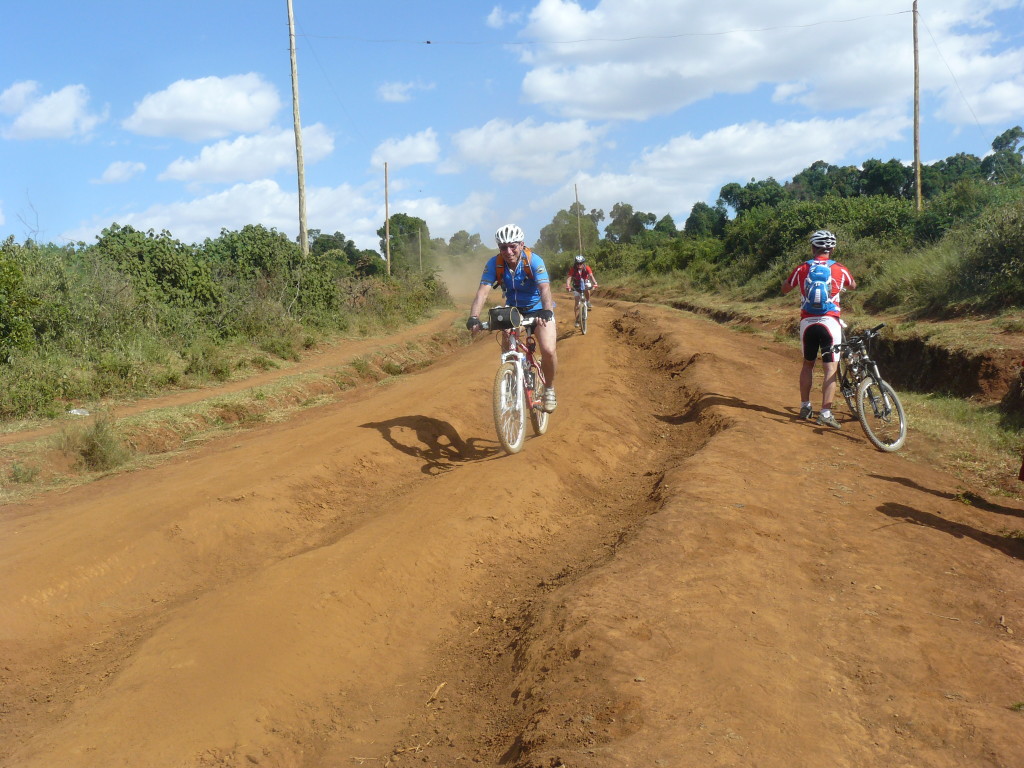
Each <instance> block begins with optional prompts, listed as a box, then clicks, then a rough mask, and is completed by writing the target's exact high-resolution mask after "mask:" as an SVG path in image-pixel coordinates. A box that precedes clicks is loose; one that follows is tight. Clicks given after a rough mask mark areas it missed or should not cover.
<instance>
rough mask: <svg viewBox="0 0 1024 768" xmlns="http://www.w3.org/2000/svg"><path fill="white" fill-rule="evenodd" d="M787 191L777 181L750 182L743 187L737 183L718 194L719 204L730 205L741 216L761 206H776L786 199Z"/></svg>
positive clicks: (771, 179) (726, 186) (725, 187)
mask: <svg viewBox="0 0 1024 768" xmlns="http://www.w3.org/2000/svg"><path fill="white" fill-rule="evenodd" d="M786 196H787V195H786V190H784V189H783V188H782V185H781V184H779V182H777V181H776V180H775V179H773V178H772V177H771V176H769V177H768V178H767V179H763V180H761V181H756V180H755V179H751V180H750V182H749V183H748V184H747V185H746V186H744V187H741V186H740V185H739V184H737V183H736V182H735V181H734V182H731V183H729V184H726V185H725V186H724V187H722V189H721V191H720V192H719V193H718V203H719V204H725V205H728V206H729V207H730V208H732V209H733V210H734V211H735V212H736V215H737V216H739V215H741V214H743V213H745V212H746V211H749V210H751V209H753V208H756V207H757V206H759V205H767V206H772V207H774V206H776V205H778V204H779V203H780V202H782V201H783V200H784V199H786Z"/></svg>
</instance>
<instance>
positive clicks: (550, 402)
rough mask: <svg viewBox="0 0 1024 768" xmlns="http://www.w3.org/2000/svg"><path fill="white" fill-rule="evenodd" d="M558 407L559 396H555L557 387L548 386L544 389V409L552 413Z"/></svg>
mask: <svg viewBox="0 0 1024 768" xmlns="http://www.w3.org/2000/svg"><path fill="white" fill-rule="evenodd" d="M557 407H558V398H557V397H555V388H554V387H548V388H547V389H545V390H544V410H545V411H547V412H548V413H551V412H552V411H554V410H555V408H557Z"/></svg>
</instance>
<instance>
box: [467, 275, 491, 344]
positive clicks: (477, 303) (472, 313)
mask: <svg viewBox="0 0 1024 768" xmlns="http://www.w3.org/2000/svg"><path fill="white" fill-rule="evenodd" d="M490 292H491V286H490V285H489V284H488V283H481V284H480V287H479V288H477V290H476V296H474V297H473V303H472V304H471V305H470V306H469V319H468V320H467V321H466V327H467V328H469V330H471V331H473V333H476V332H477V331H479V330H480V325H479V320H480V310H482V309H483V308H484V302H485V301H486V300H487V294H489V293H490ZM473 318H476V320H477V323H473V322H472V321H473ZM470 326H473V327H470Z"/></svg>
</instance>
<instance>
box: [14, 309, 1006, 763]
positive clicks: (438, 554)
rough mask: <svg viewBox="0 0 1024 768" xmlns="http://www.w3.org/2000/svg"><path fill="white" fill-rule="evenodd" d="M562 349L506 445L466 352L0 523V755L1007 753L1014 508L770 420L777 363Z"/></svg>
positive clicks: (785, 354) (723, 759)
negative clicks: (540, 407)
mask: <svg viewBox="0 0 1024 768" xmlns="http://www.w3.org/2000/svg"><path fill="white" fill-rule="evenodd" d="M563 325H564V324H563ZM561 333H562V338H561V341H560V344H559V357H560V366H561V367H560V373H559V380H558V392H559V400H560V405H559V408H558V410H557V412H556V413H555V414H554V416H553V417H552V420H551V427H550V430H549V432H548V434H547V435H545V436H543V437H539V438H531V439H528V440H527V443H526V446H525V447H524V449H523V451H522V452H521V453H520V454H518V455H515V456H505V455H504V454H502V453H501V452H500V449H499V448H498V446H497V443H496V440H495V438H494V429H493V423H492V420H491V414H490V388H491V380H492V376H493V371H494V370H495V367H496V357H497V348H496V345H494V344H493V342H492V341H489V340H481V341H478V343H476V344H474V345H472V346H471V347H469V348H466V349H462V350H460V351H458V352H457V353H456V354H454V355H453V356H451V357H450V358H448V359H445V360H443V361H441V362H439V363H438V364H436V365H434V366H432V367H431V368H429V369H426V370H424V371H422V372H420V373H418V374H415V375H409V376H403V377H399V378H397V379H394V380H391V381H389V382H388V383H387V384H385V385H380V386H375V387H368V388H364V389H361V390H355V391H352V392H349V393H346V394H344V395H342V396H340V397H339V398H338V400H337V401H336V402H334V403H331V404H329V405H325V406H321V407H317V408H314V409H310V410H307V411H304V412H302V413H301V414H300V415H299V416H297V417H296V418H294V419H292V420H290V421H288V422H286V423H281V424H266V425H262V426H259V427H256V428H254V429H252V430H250V431H246V432H242V433H237V434H232V435H230V436H227V437H225V438H223V439H218V440H215V441H212V442H209V443H206V444H204V445H202V446H199V447H198V448H196V449H195V450H193V451H190V452H188V453H187V454H185V455H183V457H182V458H181V459H180V460H176V461H173V462H169V463H167V464H164V465H162V466H159V467H156V468H151V469H145V470H140V471H136V472H132V473H127V474H122V475H116V476H110V477H107V478H105V479H103V480H101V481H98V482H96V483H93V484H90V485H88V486H82V487H79V488H76V489H73V490H70V491H68V492H65V493H63V494H51V495H48V496H46V497H42V498H39V499H37V500H35V501H33V502H31V503H27V504H23V505H18V506H9V507H7V508H4V509H3V510H2V513H0V584H2V585H3V587H4V588H3V591H2V594H0V654H2V659H3V661H2V666H0V684H2V687H0V696H2V699H0V715H2V717H0V720H2V723H0V765H3V766H12V767H13V766H17V768H41V767H44V766H45V767H47V768H50V767H52V766H67V767H69V768H72V767H85V766H90V767H95V768H113V767H114V766H133V767H134V768H137V767H144V766H153V767H154V768H156V767H160V768H166V767H171V766H174V767H177V766H181V767H186V766H188V767H192V766H232V767H235V766H252V765H259V766H296V767H303V768H306V767H308V768H314V767H316V768H327V767H328V766H330V767H331V768H333V767H334V766H348V765H369V766H387V765H412V764H420V765H432V766H458V765H486V766H517V767H519V768H525V767H526V766H530V767H531V768H556V767H557V766H566V767H567V768H570V767H571V768H582V767H589V766H594V767H597V768H601V767H604V766H609V767H610V766H616V767H618V766H638V767H639V766H659V765H660V766H671V767H679V768H688V767H690V766H694V767H695V766H702V767H703V766H759V767H760V768H783V767H785V768H793V767H794V766H808V767H811V766H813V767H815V768H817V767H819V766H830V767H832V766H851V767H852V766H857V767H858V768H863V767H864V766H886V767H888V766H892V767H893V768H897V767H899V768H909V767H910V766H914V768H920V767H921V766H1009V767H1019V766H1024V712H1022V711H1020V710H1021V709H1024V645H1022V639H1024V538H1022V536H1024V533H1021V530H1022V529H1024V501H1022V500H1020V499H1015V500H1006V499H998V500H986V499H979V498H976V497H975V498H974V503H973V504H971V505H968V504H964V503H962V499H963V498H964V496H962V495H958V494H959V493H960V490H961V489H960V488H958V487H957V485H956V482H955V481H954V480H953V479H952V478H950V477H948V476H946V475H943V474H941V473H939V472H937V471H934V470H933V469H931V468H929V467H927V466H923V465H922V464H919V463H911V462H909V461H907V460H906V459H905V458H904V457H902V456H900V455H887V454H882V453H879V452H878V451H875V450H874V449H873V448H871V446H870V445H869V444H868V443H867V441H866V439H865V438H864V436H863V434H862V433H861V432H860V430H859V427H858V426H857V425H856V423H854V422H851V421H849V420H848V418H849V417H848V416H847V417H846V418H847V421H845V422H844V424H843V429H842V430H841V431H839V432H835V431H824V430H822V429H820V428H818V427H815V426H814V425H813V424H810V423H808V422H798V421H797V420H796V419H795V414H794V409H793V405H794V400H795V379H796V372H797V366H798V363H797V358H796V352H795V351H794V350H792V349H790V348H786V347H782V346H779V345H775V344H773V343H771V342H768V341H764V340H762V339H760V338H757V337H754V336H751V335H747V334H740V333H735V332H733V331H730V330H728V329H726V328H723V327H720V326H716V325H714V324H711V323H709V322H707V321H705V320H701V319H698V318H695V317H693V316H690V315H686V314H683V313H679V312H673V311H670V310H662V309H656V308H643V307H634V306H632V305H627V304H621V303H616V304H609V305H604V306H602V307H599V308H598V309H597V310H596V311H595V313H594V315H593V316H592V332H591V333H590V334H588V335H587V336H586V337H582V336H580V335H578V334H573V333H570V332H568V329H566V328H564V327H563V328H562V329H561ZM910 418H911V429H913V421H912V418H913V414H911V415H910ZM913 439H914V435H913V432H911V436H910V440H913ZM1014 532H1016V533H1014ZM1015 705H1020V706H1015Z"/></svg>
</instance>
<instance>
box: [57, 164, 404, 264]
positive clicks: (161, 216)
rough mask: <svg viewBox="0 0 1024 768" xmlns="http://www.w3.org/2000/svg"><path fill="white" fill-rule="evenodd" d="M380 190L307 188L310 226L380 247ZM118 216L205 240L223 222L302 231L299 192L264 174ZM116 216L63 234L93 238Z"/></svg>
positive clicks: (135, 223) (133, 223)
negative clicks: (190, 198) (378, 230)
mask: <svg viewBox="0 0 1024 768" xmlns="http://www.w3.org/2000/svg"><path fill="white" fill-rule="evenodd" d="M376 191H377V190H376V189H375V188H374V189H373V190H371V193H372V194H368V193H367V191H366V190H362V189H359V188H356V187H352V186H350V185H348V184H343V185H341V186H339V187H333V188H331V187H326V188H325V187H318V188H311V189H307V190H306V210H307V221H308V224H309V226H311V227H315V228H317V229H320V230H322V231H324V232H334V231H341V232H343V233H344V234H345V236H346V237H348V238H350V239H352V240H354V241H355V242H356V244H357V245H358V246H359V247H360V248H376V247H377V237H376V234H375V230H376V229H377V227H379V226H380V225H381V223H382V222H383V221H384V214H383V212H380V213H379V215H378V211H377V208H378V205H379V195H378V194H376ZM114 219H116V221H117V222H118V223H120V224H128V225H131V226H133V227H135V228H136V229H139V230H143V231H145V230H149V229H153V230H155V231H157V232H159V231H161V230H165V229H166V230H167V231H168V232H170V233H171V234H172V235H173V236H174V237H175V238H177V239H178V240H180V241H182V242H185V243H199V242H202V241H203V240H204V239H206V238H208V237H210V238H215V237H217V236H218V235H219V234H220V231H221V229H222V228H226V229H229V230H237V229H241V228H242V227H244V226H245V225H246V224H262V225H263V226H264V227H267V228H268V229H269V228H273V229H276V230H277V231H279V232H284V233H286V234H288V236H289V237H291V238H294V237H296V236H297V235H298V231H299V224H298V219H299V208H298V195H297V193H296V192H295V191H293V190H288V191H285V190H283V189H281V187H280V186H279V185H278V184H277V183H276V182H274V181H271V180H267V179H263V180H260V181H255V182H252V183H249V184H236V185H234V186H232V187H231V188H230V189H226V190H224V191H222V192H217V193H215V194H211V195H206V196H203V197H198V198H194V199H192V200H183V201H180V202H176V203H169V204H160V205H153V206H150V207H149V208H147V209H145V210H143V211H138V212H132V211H122V212H119V213H118V214H117V215H116V216H115V217H114ZM110 221H111V218H110V217H108V218H106V219H105V220H103V221H100V220H95V221H93V222H90V223H87V224H83V225H82V226H80V227H77V228H75V229H74V230H72V231H70V232H66V233H64V234H62V236H61V237H62V239H64V240H67V241H70V242H77V241H79V240H81V241H83V242H91V241H92V240H93V239H95V237H96V236H97V234H98V233H99V232H100V230H102V229H103V228H104V227H107V226H109V225H110Z"/></svg>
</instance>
